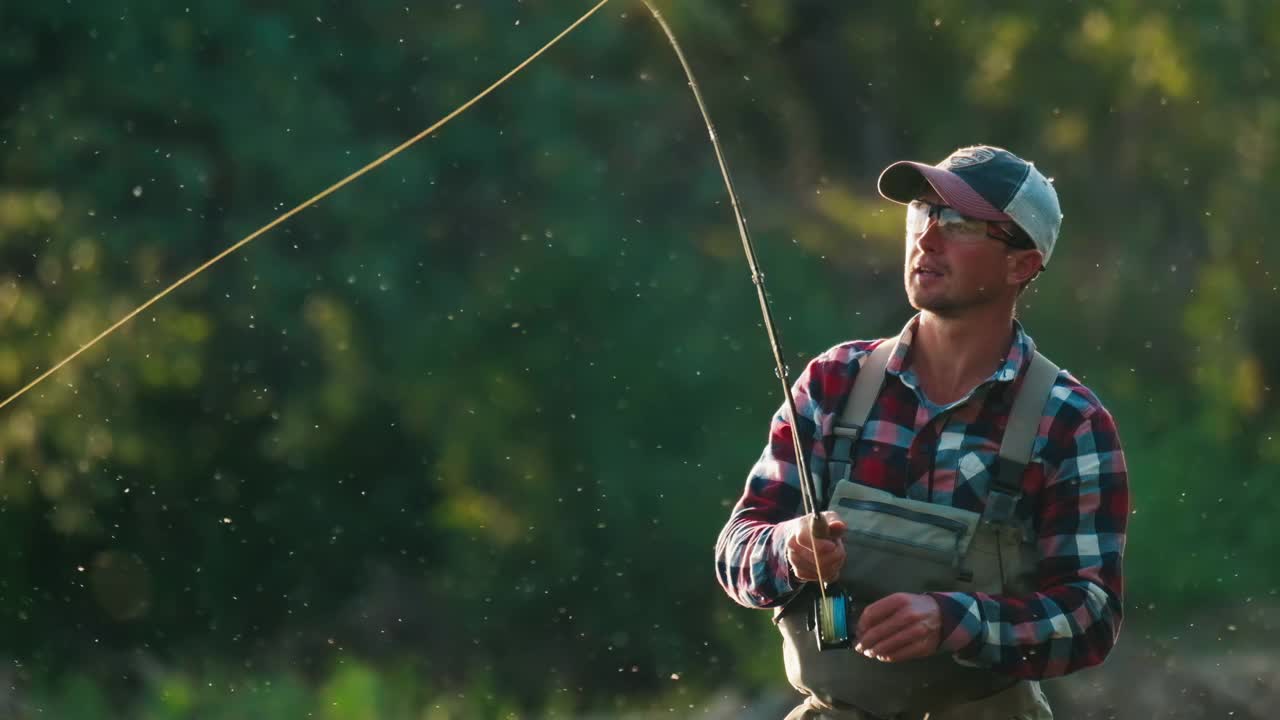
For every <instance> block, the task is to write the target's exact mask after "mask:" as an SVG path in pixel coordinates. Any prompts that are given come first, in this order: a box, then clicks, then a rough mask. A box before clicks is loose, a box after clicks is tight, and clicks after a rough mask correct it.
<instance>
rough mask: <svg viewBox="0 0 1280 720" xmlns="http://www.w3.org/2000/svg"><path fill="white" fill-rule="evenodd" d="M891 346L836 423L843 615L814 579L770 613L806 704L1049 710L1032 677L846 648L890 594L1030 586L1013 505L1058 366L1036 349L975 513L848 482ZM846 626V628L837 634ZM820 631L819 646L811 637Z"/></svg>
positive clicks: (1031, 550)
mask: <svg viewBox="0 0 1280 720" xmlns="http://www.w3.org/2000/svg"><path fill="white" fill-rule="evenodd" d="M893 348H894V343H892V342H887V341H886V342H882V343H881V344H880V345H879V346H878V347H877V348H876V349H875V350H874V351H873V352H872V353H871V355H870V357H868V359H867V361H866V362H865V364H864V365H863V367H862V368H861V369H860V370H859V372H858V375H857V378H856V380H855V381H854V387H853V390H852V391H851V392H850V395H849V400H848V401H847V402H846V406H845V410H844V413H843V414H842V415H841V417H840V420H839V422H838V423H837V424H836V426H835V428H834V431H833V432H834V435H835V442H834V443H833V449H832V456H831V460H830V462H829V468H830V477H831V479H832V480H833V481H834V485H833V487H832V492H831V498H830V501H829V502H828V503H827V508H828V509H830V510H833V511H835V512H836V513H838V514H839V515H840V517H841V519H843V520H844V521H845V522H846V524H847V525H848V530H846V532H845V535H844V543H845V547H846V548H847V551H848V552H847V559H846V560H845V564H844V567H843V568H842V569H841V571H840V577H839V581H838V583H836V584H835V585H833V586H832V587H830V588H828V589H827V593H826V595H828V596H831V597H834V598H835V600H834V602H832V601H831V600H828V601H827V603H826V605H827V608H828V609H831V608H832V607H834V608H835V609H836V611H837V612H840V611H843V613H842V614H843V615H844V617H843V618H836V619H835V620H834V621H833V620H826V621H825V622H824V621H822V620H820V619H819V618H820V617H821V616H822V615H823V613H822V612H821V610H822V602H821V600H820V599H819V598H818V593H817V592H816V589H815V588H814V587H813V584H812V583H810V584H809V585H806V586H805V588H804V589H802V590H801V591H800V592H799V593H797V595H796V596H795V597H794V598H792V600H791V601H789V602H788V603H787V604H786V605H784V606H783V607H782V608H780V609H778V610H777V611H775V614H774V622H775V623H776V624H777V626H778V629H779V630H780V631H781V633H782V646H783V656H784V660H785V661H786V667H787V679H788V680H789V681H790V682H791V684H792V685H793V686H794V687H795V688H796V689H797V690H799V691H800V692H802V693H804V694H806V695H808V696H810V697H809V699H808V703H809V706H810V707H813V708H815V709H821V710H822V715H821V716H822V717H830V718H844V717H848V718H857V719H859V720H861V719H863V718H867V719H868V720H869V719H870V718H896V717H915V718H918V717H920V716H921V715H922V714H923V713H931V714H932V717H939V716H941V717H951V715H950V714H949V713H947V712H946V710H947V709H948V708H957V706H964V707H969V706H968V705H965V704H968V703H971V704H972V706H973V707H974V708H975V709H978V710H979V711H980V712H978V713H977V714H971V713H965V714H964V717H975V718H978V717H982V718H986V717H991V718H1013V717H1017V716H1019V715H1020V714H1027V713H1031V712H1035V711H1036V710H1037V709H1041V708H1044V709H1045V711H1047V708H1046V706H1044V705H1043V699H1041V696H1040V693H1039V688H1038V687H1037V686H1036V684H1035V683H1031V682H1025V681H1024V682H1019V681H1017V680H1016V679H1015V678H1011V677H1009V676H1006V675H1001V674H999V673H996V672H993V671H991V670H988V669H985V668H980V667H973V666H969V665H961V664H960V663H959V662H957V661H956V660H955V659H954V658H953V657H952V656H951V654H950V653H945V652H943V653H939V654H936V655H933V656H931V657H927V658H921V659H918V660H908V661H905V662H898V663H886V662H880V661H878V660H873V659H870V658H867V657H864V656H863V655H862V654H861V653H857V652H854V651H853V650H850V649H848V646H849V645H851V644H853V642H855V639H854V638H853V637H852V635H853V634H854V632H853V628H856V627H857V623H858V618H859V617H860V616H861V613H862V610H863V609H864V608H865V607H866V606H867V605H870V604H871V603H873V602H875V601H876V600H879V599H881V598H883V597H886V596H888V595H891V594H893V593H897V592H908V593H924V592H948V591H958V592H981V593H988V594H1002V593H1026V592H1031V591H1033V590H1034V579H1035V571H1036V548H1035V541H1034V538H1033V537H1032V535H1031V532H1030V529H1029V528H1027V527H1024V526H1023V525H1022V524H1020V523H1019V522H1018V518H1016V517H1015V513H1014V511H1015V508H1016V506H1017V503H1018V499H1019V498H1020V497H1021V495H1022V486H1021V480H1022V473H1023V470H1024V469H1025V468H1026V466H1027V463H1028V462H1029V461H1030V459H1031V449H1032V445H1033V443H1034V441H1035V436H1036V430H1037V429H1038V427H1039V424H1040V418H1041V416H1042V414H1043V412H1044V406H1045V402H1046V401H1047V399H1048V397H1049V391H1050V390H1051V389H1052V387H1053V383H1054V380H1055V379H1056V378H1057V376H1058V368H1057V366H1055V365H1054V364H1053V363H1051V362H1050V361H1049V360H1047V359H1046V358H1045V357H1044V356H1043V355H1041V354H1039V353H1036V355H1035V357H1034V359H1033V360H1032V363H1031V367H1030V369H1029V370H1028V372H1027V377H1026V378H1025V379H1024V380H1023V383H1022V386H1021V388H1020V389H1019V391H1018V395H1017V397H1016V398H1015V400H1014V404H1013V409H1012V411H1011V413H1010V416H1009V423H1008V425H1007V426H1006V428H1005V433H1004V437H1003V439H1002V441H1001V445H1000V456H999V461H998V465H997V467H996V468H995V472H994V473H993V476H992V479H991V483H990V488H989V494H988V496H987V501H986V510H985V512H983V513H982V514H981V515H979V514H978V513H975V512H971V511H968V510H962V509H960V508H954V507H950V506H947V505H939V504H936V503H930V502H922V501H919V500H911V499H908V498H900V497H897V496H896V495H893V494H892V493H889V492H885V491H883V490H877V489H875V488H870V487H867V486H865V485H859V484H857V483H855V482H853V481H852V480H851V475H852V470H853V458H854V446H855V445H856V444H857V442H858V440H859V438H860V436H861V434H862V429H863V427H864V426H865V425H866V422H867V418H868V417H869V416H870V413H871V407H872V405H873V404H874V403H875V399H876V396H877V395H879V393H880V388H881V386H882V385H883V384H884V376H885V367H886V365H887V364H888V360H889V357H890V355H892V353H893ZM815 601H817V602H815ZM828 614H830V613H828ZM841 620H843V622H840V621H841ZM841 627H844V628H847V635H846V636H845V637H839V636H836V637H832V636H831V632H832V631H833V630H835V631H837V632H838V631H839V629H840V628H841ZM815 631H817V632H818V633H819V635H820V640H819V642H814V634H815ZM839 645H843V647H837V646H839ZM984 699H985V702H984ZM1037 702H1039V703H1040V704H1039V705H1037V704H1036V703H1037ZM984 704H989V705H999V707H998V708H996V707H990V708H983V707H982V706H983V705H984ZM989 713H994V714H989ZM814 717H817V716H816V715H815V716H814ZM1037 717H1039V716H1037Z"/></svg>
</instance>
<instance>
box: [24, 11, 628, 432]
mask: <svg viewBox="0 0 1280 720" xmlns="http://www.w3.org/2000/svg"><path fill="white" fill-rule="evenodd" d="M608 2H609V0H600V2H598V3H596V5H595V6H594V7H592V8H591V9H590V10H588V11H587V12H586V14H585V15H583V16H582V17H580V18H578V19H577V20H575V21H574V22H573V24H572V25H570V26H569V27H567V28H565V29H564V30H562V31H561V32H560V34H559V35H556V36H555V37H554V38H552V39H551V41H550V42H548V43H547V44H546V45H543V46H542V47H541V48H540V49H539V50H538V51H537V52H535V53H534V54H532V55H530V56H529V57H528V58H526V59H525V61H524V62H522V63H520V64H519V65H517V66H515V68H513V69H512V70H511V71H510V72H508V73H507V74H506V75H503V76H502V77H501V78H499V79H498V81H497V82H495V83H493V84H492V85H490V86H489V87H487V88H485V89H484V91H483V92H481V93H480V94H479V95H476V96H475V97H473V98H471V99H470V100H468V101H467V102H465V103H463V104H462V105H461V106H459V107H458V109H457V110H454V111H453V112H451V113H449V114H448V115H445V116H444V117H443V118H440V120H438V121H436V123H435V124H434V125H432V126H431V127H429V128H427V129H426V130H423V131H422V132H420V133H418V134H417V135H414V136H413V137H411V138H409V139H408V140H406V141H404V142H403V143H401V144H400V145H399V146H398V147H396V148H395V149H394V150H391V151H389V152H387V153H386V154H384V155H383V156H382V157H380V158H378V159H377V160H374V161H373V162H371V163H369V164H368V165H365V166H364V167H362V168H360V169H359V170H357V171H355V172H353V173H351V174H350V175H348V176H346V177H345V178H343V179H341V180H339V181H338V182H336V183H334V184H333V185H330V186H329V187H328V188H326V189H325V190H323V191H322V192H319V193H316V195H315V196H314V197H312V198H310V199H308V200H305V201H303V202H302V203H299V204H298V206H297V207H295V208H293V209H292V210H290V211H288V212H286V213H284V214H283V215H281V216H280V217H277V218H276V219H275V220H272V221H271V222H269V223H267V224H266V225H263V226H262V227H260V228H258V229H257V230H255V231H253V232H252V233H250V234H249V235H246V236H245V237H244V238H243V239H241V240H239V241H238V242H236V243H235V244H233V245H231V246H230V247H228V248H227V249H226V250H223V251H222V252H220V253H218V254H217V255H215V256H213V257H212V258H209V259H208V260H206V261H205V262H204V264H202V265H200V267H198V268H196V269H195V270H192V271H191V272H189V273H187V274H186V275H183V276H182V277H181V278H180V279H179V280H178V281H177V282H175V283H173V284H172V285H170V286H169V287H167V288H165V289H164V290H161V291H160V292H159V293H156V295H155V297H153V298H151V299H150V300H148V301H146V302H144V303H142V304H141V305H139V306H138V307H136V308H134V309H133V310H132V311H130V312H129V314H127V315H125V316H124V317H122V318H120V319H119V320H117V321H116V322H115V323H114V324H112V325H111V327H109V328H107V329H106V330H103V331H102V332H101V333H99V334H98V336H97V337H95V338H94V339H92V340H90V341H89V342H87V343H85V344H84V345H82V346H80V349H79V350H76V351H75V352H73V353H71V354H70V355H68V356H67V357H65V358H63V359H62V360H61V361H59V362H58V363H57V364H56V365H54V366H53V367H51V368H49V369H48V370H45V371H44V372H43V373H41V374H40V376H39V377H37V378H36V379H35V380H32V381H31V382H29V383H27V384H26V385H24V386H23V387H22V389H21V390H19V391H17V392H15V393H14V394H12V395H10V396H9V397H8V398H6V399H5V401H4V402H0V408H3V407H5V406H6V405H8V404H9V403H11V402H13V401H14V400H17V399H18V398H20V397H22V396H23V395H25V394H26V393H27V391H28V390H30V389H31V388H33V387H35V386H36V385H39V384H40V383H41V382H43V381H44V380H45V379H46V378H48V377H49V376H50V375H53V374H54V373H56V372H58V371H59V370H61V369H62V368H63V367H64V366H65V365H66V364H67V363H69V362H71V361H72V360H75V359H76V358H77V357H79V356H80V355H81V353H83V352H84V351H86V350H88V349H89V348H91V347H93V346H94V345H97V344H98V343H99V342H101V341H102V340H103V339H104V338H106V337H107V336H108V335H110V334H111V333H113V332H115V331H116V330H117V329H119V328H120V327H121V326H122V325H124V324H125V323H127V322H129V321H130V320H132V319H133V318H135V317H137V316H138V315H139V314H140V313H142V312H143V311H145V310H146V309H147V308H149V307H151V306H152V305H154V304H156V303H157V302H159V301H160V300H161V299H163V298H164V296H166V295H168V294H169V293H171V292H173V291H174V290H177V289H178V288H180V287H182V286H183V285H185V284H187V282H188V281H190V280H191V279H192V278H194V277H195V276H197V275H199V274H200V273H202V272H204V271H205V270H208V269H209V268H210V267H213V265H215V264H216V263H217V262H219V261H220V260H222V259H223V258H225V257H226V256H228V255H230V254H231V253H233V252H235V251H237V250H239V249H240V248H242V247H244V246H245V245H248V244H249V243H251V242H253V241H254V240H256V239H257V238H258V237H259V236H261V235H263V234H265V233H266V232H268V231H269V230H271V229H272V228H274V227H276V226H277V225H279V224H281V223H283V222H284V221H285V220H288V219H289V218H291V217H293V216H294V215H297V214H298V213H300V212H302V211H303V210H305V209H306V208H308V207H311V206H312V205H315V204H316V203H318V202H320V201H321V200H323V199H325V198H326V197H329V196H330V195H332V194H334V193H335V192H337V191H338V190H341V189H342V188H343V187H345V186H346V185H348V184H349V183H351V182H353V181H355V180H356V178H359V177H360V176H362V175H364V174H365V173H367V172H369V171H370V170H372V169H374V168H376V167H378V166H379V165H381V164H382V163H384V162H386V161H388V160H390V159H391V158H393V157H395V156H396V155H399V154H400V153H401V152H404V151H405V150H407V149H408V148H409V147H410V146H411V145H413V144H414V143H416V142H418V141H419V140H421V139H423V138H425V137H427V136H428V135H430V134H431V133H433V132H435V131H436V130H439V129H440V128H441V127H444V125H445V123H447V122H449V121H450V120H452V119H454V118H455V117H457V116H459V115H461V114H462V113H464V112H466V111H467V109H468V108H470V107H471V106H472V105H474V104H476V103H477V102H479V101H480V100H481V99H483V98H484V97H485V96H486V95H488V94H489V93H491V92H493V91H494V90H497V89H498V88H499V87H500V86H501V85H502V84H503V83H505V82H506V81H508V80H510V79H511V78H512V77H513V76H514V75H515V74H516V73H518V72H520V71H521V70H523V69H525V67H526V66H528V65H529V63H531V62H533V61H534V60H537V59H538V57H539V56H540V55H542V54H543V53H545V52H546V51H548V50H550V49H551V48H552V46H554V45H555V44H556V43H558V42H560V40H561V39H563V38H564V36H566V35H568V34H569V33H571V32H573V31H574V30H576V29H577V27H578V26H579V25H581V24H582V23H584V22H586V21H587V19H588V18H590V17H591V16H592V15H595V14H596V11H598V10H599V9H600V8H602V7H604V6H605V4H606V3H608Z"/></svg>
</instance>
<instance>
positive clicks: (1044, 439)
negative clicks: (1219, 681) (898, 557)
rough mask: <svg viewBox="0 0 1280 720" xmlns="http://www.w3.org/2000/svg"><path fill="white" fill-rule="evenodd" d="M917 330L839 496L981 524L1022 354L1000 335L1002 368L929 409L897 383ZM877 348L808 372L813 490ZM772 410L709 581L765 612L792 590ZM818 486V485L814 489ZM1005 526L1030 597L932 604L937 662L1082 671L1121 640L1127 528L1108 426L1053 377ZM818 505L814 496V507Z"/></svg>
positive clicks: (1018, 342)
mask: <svg viewBox="0 0 1280 720" xmlns="http://www.w3.org/2000/svg"><path fill="white" fill-rule="evenodd" d="M918 323H919V316H917V317H915V318H913V319H912V320H911V321H910V322H909V323H908V324H907V326H906V328H905V329H904V330H903V331H902V333H901V335H900V336H899V340H898V347H897V349H896V351H895V353H894V355H893V356H892V357H891V358H890V360H889V364H888V367H887V368H886V376H885V384H884V388H883V389H882V391H881V393H880V396H879V398H878V399H877V401H876V403H875V406H874V407H873V408H872V411H871V415H870V417H869V418H868V420H867V424H866V426H865V428H864V431H863V437H862V439H861V440H859V442H858V443H857V445H856V447H855V450H854V459H855V466H854V473H853V478H852V479H853V480H854V481H855V482H859V483H862V484H864V485H868V486H871V487H875V488H879V489H882V490H888V491H890V492H893V493H895V494H898V495H900V496H905V497H910V498H914V499H918V500H928V501H931V502H936V503H941V504H947V505H952V506H954V507H958V508H963V509H966V510H971V511H973V512H977V513H981V512H982V511H983V509H984V506H985V500H986V495H987V487H988V484H989V480H990V478H991V472H992V470H993V468H994V467H995V465H996V458H997V455H998V453H999V449H1000V440H1001V438H1002V437H1003V434H1004V427H1005V424H1006V423H1007V422H1008V419H1009V412H1010V408H1011V405H1012V402H1013V398H1014V393H1015V392H1016V390H1017V388H1018V387H1019V384H1020V381H1021V379H1022V377H1023V376H1024V373H1025V371H1026V368H1027V367H1028V366H1029V365H1030V362H1031V358H1032V356H1033V353H1034V348H1035V345H1034V343H1033V342H1032V340H1031V338H1030V337H1029V336H1028V335H1027V334H1026V333H1025V332H1024V331H1023V329H1022V326H1021V325H1020V324H1019V323H1017V322H1016V321H1015V322H1014V338H1013V342H1012V343H1011V346H1010V349H1009V352H1008V354H1007V355H1006V357H1005V359H1004V361H1003V363H1002V364H1001V365H1000V367H999V368H998V369H997V370H996V372H995V373H993V374H992V375H991V377H990V378H988V379H987V380H986V381H984V382H983V383H981V384H979V385H978V387H977V388H975V389H974V391H973V392H971V393H969V394H968V395H966V396H965V397H963V398H961V399H959V400H957V401H956V402H954V403H951V404H949V405H946V406H938V405H935V404H933V403H931V402H930V401H929V400H928V399H927V398H926V397H925V396H924V394H923V392H922V391H921V390H920V384H919V382H918V380H917V378H916V376H915V374H914V372H913V371H912V370H911V369H910V368H909V367H907V362H906V361H907V355H908V353H909V351H910V347H911V340H912V337H913V334H914V332H915V329H916V327H917V325H918ZM880 342H887V341H879V340H877V341H854V342H847V343H843V344H841V345H837V346H836V347H833V348H831V349H830V350H828V351H827V352H825V353H823V354H822V355H820V356H818V357H816V358H814V359H813V361H811V362H810V363H809V364H808V366H807V367H806V368H805V371H804V372H803V373H802V374H801V376H800V377H799V378H798V379H797V380H796V383H795V386H794V396H795V402H796V412H797V415H798V417H799V419H798V429H799V434H800V443H801V445H800V446H801V447H802V448H807V449H808V456H807V458H806V459H807V461H808V463H809V470H810V472H811V473H813V474H814V475H815V476H817V477H819V478H824V479H826V478H827V457H828V453H829V452H830V449H831V446H832V435H831V431H832V425H833V424H834V423H835V422H836V421H837V420H838V419H839V415H840V412H841V411H842V410H843V409H844V402H845V398H846V396H847V395H848V394H849V391H850V389H851V388H852V387H853V380H854V378H855V377H856V375H857V372H858V369H859V367H860V366H861V364H862V362H863V361H864V360H865V358H866V357H867V355H868V354H869V353H870V351H871V350H872V349H874V348H875V347H876V345H878V344H879V343H880ZM790 433H791V430H790V426H789V423H788V421H787V416H786V412H785V409H779V411H778V413H777V414H776V415H775V416H774V419H773V423H772V427H771V428H770V433H769V440H768V443H767V444H766V446H765V448H764V453H763V454H762V455H761V456H760V459H759V460H758V461H757V462H756V464H755V466H754V467H753V468H752V469H751V473H750V475H749V476H748V478H747V483H746V490H745V492H744V493H743V495H742V498H741V499H740V500H739V501H738V503H737V505H736V506H735V507H734V509H733V512H732V514H731V515H730V518H729V522H728V524H726V525H725V527H724V530H723V531H721V533H720V538H719V540H718V541H717V543H716V575H717V578H718V580H719V582H720V584H721V586H722V587H723V588H724V589H725V592H727V593H728V594H729V596H730V597H731V598H733V599H734V600H735V601H736V602H738V603H739V604H741V605H745V606H747V607H753V608H769V607H776V606H778V605H780V604H781V603H782V602H783V601H785V600H786V599H787V598H788V597H789V596H790V595H791V594H792V593H794V592H795V591H796V590H798V589H799V585H800V583H798V582H797V581H796V580H795V579H794V577H793V576H792V575H791V572H790V568H789V567H788V565H787V562H786V555H785V547H786V543H787V540H788V538H787V537H784V535H786V533H785V532H776V531H775V530H776V526H777V524H778V523H780V522H783V521H785V520H789V519H791V518H794V517H796V516H798V515H800V514H802V513H803V505H802V501H801V494H800V488H799V485H798V477H799V473H798V472H797V471H796V464H795V452H794V449H793V445H792V440H791V434H790ZM828 482H829V481H828ZM1022 489H1023V496H1022V499H1021V500H1020V502H1019V504H1018V514H1019V517H1022V518H1026V519H1029V521H1030V527H1031V529H1032V531H1033V532H1034V533H1035V537H1036V539H1037V549H1038V564H1037V573H1036V577H1037V578H1038V583H1037V585H1038V587H1037V591H1036V592H1035V593H1034V594H1030V595H1017V596H1015V595H987V594H982V593H960V592H944V593H931V595H932V596H933V597H934V599H936V600H937V601H938V605H939V607H940V608H941V610H942V650H943V651H949V652H952V653H954V654H955V656H956V658H957V659H958V660H960V661H961V662H965V663H968V664H976V665H980V666H984V667H989V668H992V669H993V670H996V671H998V672H1002V673H1006V674H1009V675H1012V676H1016V677H1021V678H1028V679H1038V678H1046V677H1054V676H1058V675H1065V674H1067V673H1070V672H1073V671H1075V670H1079V669H1081V668H1085V667H1089V666H1091V665H1096V664H1098V663H1100V662H1102V660H1103V659H1104V658H1105V657H1106V655H1107V653H1108V652H1109V651H1110V649H1111V647H1112V645H1113V644H1114V642H1115V639H1116V635H1117V634H1118V632H1119V630H1120V622H1121V618H1122V613H1123V609H1122V597H1123V590H1124V581H1123V574H1122V560H1123V555H1124V546H1125V527H1126V524H1127V520H1128V515H1129V489H1128V477H1127V473H1126V469H1125V461H1124V454H1123V451H1122V450H1121V448H1120V439H1119V436H1118V435H1117V433H1116V427H1115V423H1114V422H1113V421H1112V418H1111V415H1110V414H1109V413H1108V412H1107V410H1106V409H1105V408H1104V407H1103V406H1102V404H1101V403H1100V402H1099V401H1098V398H1097V397H1096V396H1094V394H1093V393H1092V392H1091V391H1090V390H1089V389H1088V388H1086V387H1085V386H1084V385H1082V384H1081V383H1080V382H1079V381H1078V380H1076V379H1075V378H1074V377H1072V376H1071V374H1070V373H1068V372H1066V371H1062V372H1060V373H1059V375H1058V378H1057V380H1056V381H1055V383H1054V386H1053V390H1052V392H1051V397H1050V400H1049V402H1048V403H1047V405H1046V407H1045V410H1044V415H1043V417H1042V418H1041V422H1040V427H1039V430H1038V431H1037V435H1036V439H1035V444H1034V447H1033V450H1032V456H1031V461H1030V463H1029V464H1028V465H1027V469H1026V471H1025V472H1024V473H1023V477H1022ZM824 494H825V493H824Z"/></svg>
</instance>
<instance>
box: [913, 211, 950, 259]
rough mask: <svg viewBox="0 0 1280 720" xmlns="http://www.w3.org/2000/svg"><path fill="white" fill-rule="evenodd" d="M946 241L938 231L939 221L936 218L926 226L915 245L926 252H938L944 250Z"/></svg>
mask: <svg viewBox="0 0 1280 720" xmlns="http://www.w3.org/2000/svg"><path fill="white" fill-rule="evenodd" d="M944 242H945V239H944V238H943V237H942V231H941V230H939V229H938V221H937V219H935V218H929V223H928V224H927V225H925V227H924V232H922V233H920V234H919V235H917V236H916V240H915V243H916V245H918V246H920V249H921V250H924V251H925V252H938V251H939V250H941V249H942V244H943V243H944Z"/></svg>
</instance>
